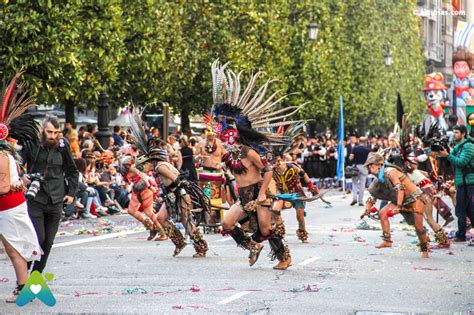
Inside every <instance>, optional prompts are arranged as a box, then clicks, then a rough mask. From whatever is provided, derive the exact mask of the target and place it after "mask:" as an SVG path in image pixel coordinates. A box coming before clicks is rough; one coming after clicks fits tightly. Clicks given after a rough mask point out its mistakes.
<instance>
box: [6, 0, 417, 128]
mask: <svg viewBox="0 0 474 315" xmlns="http://www.w3.org/2000/svg"><path fill="white" fill-rule="evenodd" d="M414 6H415V4H414V3H413V1H411V0H401V1H392V0H377V1H375V0H362V1H357V0H348V1H337V2H334V1H332V0H321V1H314V0H298V1H296V0H290V1H271V2H268V1H248V2H246V5H245V6H244V5H241V4H240V3H234V2H222V3H221V2H211V1H208V2H204V3H203V2H193V1H184V0H183V1H151V0H142V1H114V0H100V1H99V0H97V1H92V2H84V1H68V2H67V4H64V3H60V4H57V3H56V2H52V1H49V0H42V1H33V2H31V1H16V2H13V3H7V4H4V5H3V7H2V10H0V34H1V35H2V39H3V45H2V46H1V47H0V75H1V76H3V77H10V76H11V75H12V74H13V73H14V71H16V70H17V69H19V68H20V67H21V66H25V67H26V70H27V72H26V79H27V80H28V83H29V85H30V86H31V87H32V89H33V90H34V91H36V92H37V93H38V96H39V102H40V103H42V102H54V101H59V102H61V103H64V102H65V100H73V101H74V102H75V103H76V104H77V103H80V102H81V103H82V102H85V103H88V104H91V105H94V104H96V102H97V98H98V95H99V92H100V91H101V90H103V89H107V92H108V95H109V98H110V103H111V104H112V105H115V106H120V105H123V104H124V103H126V102H128V101H129V100H133V101H134V102H136V103H138V104H145V103H149V102H157V101H158V102H159V101H166V102H169V103H170V104H171V106H172V107H173V110H174V111H175V112H183V113H190V114H199V113H202V112H203V111H205V110H208V109H209V108H210V105H211V102H212V97H211V75H210V64H211V62H212V61H213V60H214V59H215V58H220V59H221V60H222V61H224V62H226V61H231V68H233V69H235V70H244V71H245V72H244V74H243V81H244V83H246V82H247V79H248V77H249V75H250V73H251V72H255V71H258V70H264V71H265V72H266V76H267V77H272V78H276V79H278V80H279V81H277V82H275V83H274V84H272V87H271V90H270V91H269V92H274V91H276V90H277V89H283V93H293V92H296V93H297V94H296V95H292V96H291V97H289V98H288V100H287V101H285V103H284V104H282V105H281V106H291V105H298V104H301V103H303V102H307V101H309V104H308V105H307V106H305V107H304V109H303V110H302V112H301V115H302V116H303V117H305V118H307V119H314V121H315V124H316V127H318V128H320V129H323V128H325V127H326V126H330V127H332V128H333V129H335V128H336V126H337V118H338V105H339V95H343V96H344V99H345V109H346V113H345V119H346V124H347V125H348V126H350V125H354V126H355V125H364V126H365V127H367V128H371V129H374V128H377V127H380V126H391V125H392V124H393V122H394V120H395V100H396V94H397V90H399V91H400V93H401V96H402V98H403V101H404V106H405V108H407V109H408V110H411V111H412V112H414V113H415V114H417V113H418V114H419V113H421V112H422V110H423V106H422V105H421V98H422V95H421V92H420V90H421V84H422V74H423V68H424V59H423V53H422V43H421V38H420V37H419V35H418V32H419V24H418V21H417V18H416V16H414V15H413V14H412V10H413V9H414ZM311 21H316V22H317V23H318V26H319V35H318V39H317V40H316V41H315V42H311V41H309V39H308V37H307V31H308V25H309V23H310V22H311ZM388 49H390V50H391V51H392V55H393V61H394V62H393V65H392V67H391V68H388V67H386V66H385V64H384V58H383V56H384V54H385V52H386V51H387V50H388Z"/></svg>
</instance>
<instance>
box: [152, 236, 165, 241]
mask: <svg viewBox="0 0 474 315" xmlns="http://www.w3.org/2000/svg"><path fill="white" fill-rule="evenodd" d="M153 240H154V241H167V240H168V236H166V235H165V234H162V235H160V234H157V235H156V236H155V237H154V238H153Z"/></svg>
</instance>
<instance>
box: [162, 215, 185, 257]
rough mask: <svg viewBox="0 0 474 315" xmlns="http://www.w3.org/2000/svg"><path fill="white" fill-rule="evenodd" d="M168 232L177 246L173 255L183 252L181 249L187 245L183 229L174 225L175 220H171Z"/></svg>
mask: <svg viewBox="0 0 474 315" xmlns="http://www.w3.org/2000/svg"><path fill="white" fill-rule="evenodd" d="M166 234H167V235H168V237H169V238H170V239H171V241H172V242H173V244H174V245H175V246H176V248H175V249H174V253H173V256H177V255H179V253H181V251H182V250H183V249H184V248H185V247H186V242H185V240H184V236H183V234H181V231H180V230H178V229H177V228H176V227H175V226H174V223H173V222H169V226H168V227H167V228H166Z"/></svg>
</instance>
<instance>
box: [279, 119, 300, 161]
mask: <svg viewBox="0 0 474 315" xmlns="http://www.w3.org/2000/svg"><path fill="white" fill-rule="evenodd" d="M302 128H303V124H302V123H297V124H295V125H294V126H289V127H288V128H286V130H284V131H283V132H281V133H278V134H280V135H281V136H283V138H284V139H288V140H285V141H282V143H279V144H275V145H273V147H272V148H273V155H274V156H275V157H277V156H280V157H282V156H283V155H284V154H286V153H289V152H291V151H292V150H293V149H294V148H296V147H298V146H299V145H300V141H301V136H302V134H301V130H302Z"/></svg>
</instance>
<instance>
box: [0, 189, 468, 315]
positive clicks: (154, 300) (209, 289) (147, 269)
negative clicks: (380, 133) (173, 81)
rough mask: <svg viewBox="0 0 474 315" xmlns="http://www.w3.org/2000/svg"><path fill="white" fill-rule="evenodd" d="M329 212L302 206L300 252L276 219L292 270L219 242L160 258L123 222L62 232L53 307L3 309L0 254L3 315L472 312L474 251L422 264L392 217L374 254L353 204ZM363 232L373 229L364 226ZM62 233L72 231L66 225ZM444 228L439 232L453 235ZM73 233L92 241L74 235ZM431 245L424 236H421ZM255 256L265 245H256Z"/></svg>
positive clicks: (435, 255)
mask: <svg viewBox="0 0 474 315" xmlns="http://www.w3.org/2000/svg"><path fill="white" fill-rule="evenodd" d="M329 199H330V200H331V201H332V202H333V207H332V208H325V207H324V205H323V204H322V203H321V202H320V201H316V202H313V203H311V204H310V206H309V209H308V211H307V212H308V215H307V217H306V219H307V225H308V231H309V233H310V243H309V244H302V243H300V242H299V241H298V240H297V238H296V235H295V230H296V229H297V224H296V217H295V213H294V211H293V210H287V211H285V212H284V219H285V222H286V224H287V234H288V236H287V242H288V244H289V246H290V250H291V254H292V257H293V266H292V267H290V269H288V270H286V271H275V270H273V269H272V266H273V265H274V264H276V262H271V261H270V260H269V259H268V257H266V255H265V254H263V255H261V256H260V259H259V261H258V262H257V264H256V265H255V266H253V267H251V268H250V267H248V262H247V253H246V252H245V251H243V250H241V249H240V248H237V247H236V246H235V243H234V242H233V241H232V240H231V239H230V238H228V237H226V238H224V237H222V236H221V235H219V234H207V235H205V237H206V239H207V240H208V242H209V248H210V250H209V252H208V257H207V258H204V259H202V258H201V259H196V258H192V257H191V256H192V254H193V247H192V246H191V245H189V246H188V247H187V248H186V249H185V250H184V251H183V252H182V253H181V255H180V256H179V257H171V255H172V252H173V246H172V243H171V242H170V241H166V242H149V241H146V239H145V238H146V236H147V233H146V232H144V231H143V230H142V228H141V226H140V225H138V224H137V223H136V222H134V221H133V220H132V219H131V218H130V217H128V216H126V215H124V216H114V217H109V218H107V219H105V220H94V221H71V223H65V224H63V227H62V228H61V230H60V232H59V236H58V237H57V241H56V247H55V248H54V249H53V252H52V254H51V256H50V260H49V263H48V266H47V270H46V272H51V273H54V275H55V278H54V280H53V281H51V282H49V285H50V288H51V290H52V292H53V294H54V296H55V297H56V299H57V304H56V305H55V306H53V307H51V308H50V307H47V306H45V305H43V304H42V303H41V302H40V301H39V300H35V301H33V302H32V303H30V304H28V305H26V306H24V307H22V308H19V307H18V306H16V305H15V304H13V305H11V304H5V303H4V302H3V300H4V299H5V298H6V297H7V296H8V295H9V293H10V292H11V290H12V289H13V287H14V286H15V284H14V281H15V280H14V279H15V278H14V272H13V268H12V267H11V265H10V262H9V261H8V260H7V259H6V257H5V256H3V257H0V311H1V312H2V313H26V312H45V313H69V312H74V313H77V312H81V313H88V312H102V313H103V312H109V313H110V312H113V313H123V312H126V313H132V312H133V313H152V312H153V313H159V314H161V313H189V312H200V313H219V314H224V313H239V314H242V313H244V314H247V313H248V314H312V313H323V312H324V313H335V312H338V313H341V312H343V313H357V314H364V313H366V314H370V312H392V313H397V312H418V313H422V312H467V311H472V312H474V263H473V261H474V247H471V246H467V245H466V244H455V245H452V246H451V249H436V250H433V251H432V253H431V258H430V259H422V258H420V257H419V253H418V252H417V249H416V246H415V244H416V240H417V239H416V237H415V233H414V231H413V230H412V229H411V228H409V227H407V226H406V225H404V224H400V220H402V217H401V216H397V217H395V218H394V219H392V224H393V236H392V237H393V240H394V247H392V248H389V249H381V250H379V249H376V248H374V245H375V244H377V243H378V242H379V241H380V231H378V230H360V229H357V228H356V227H357V226H358V225H359V224H360V222H361V221H360V220H359V219H358V217H359V215H360V213H361V212H362V207H357V206H355V207H350V206H349V205H348V204H349V203H350V201H351V198H349V197H348V198H346V197H345V196H343V195H341V194H338V195H333V196H331V197H329ZM366 222H367V223H368V224H369V225H370V226H373V227H374V228H377V227H378V222H376V221H372V220H367V221H366ZM71 224H72V225H71ZM454 228H455V227H454V225H452V226H450V229H451V230H452V229H454ZM78 233H95V234H96V235H94V234H80V235H78ZM432 239H434V237H432ZM264 252H265V253H268V252H269V245H268V244H265V249H264Z"/></svg>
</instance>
